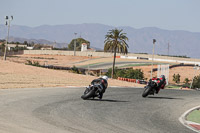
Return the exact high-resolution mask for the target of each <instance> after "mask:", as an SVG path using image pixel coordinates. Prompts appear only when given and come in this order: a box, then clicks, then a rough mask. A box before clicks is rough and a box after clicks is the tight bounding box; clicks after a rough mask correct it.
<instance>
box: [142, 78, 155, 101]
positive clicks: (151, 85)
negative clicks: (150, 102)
mask: <svg viewBox="0 0 200 133" xmlns="http://www.w3.org/2000/svg"><path fill="white" fill-rule="evenodd" d="M156 87H157V83H156V82H154V81H152V80H151V79H150V80H149V82H148V83H147V86H145V90H144V92H143V94H142V96H143V97H147V96H148V95H154V94H155V92H156Z"/></svg>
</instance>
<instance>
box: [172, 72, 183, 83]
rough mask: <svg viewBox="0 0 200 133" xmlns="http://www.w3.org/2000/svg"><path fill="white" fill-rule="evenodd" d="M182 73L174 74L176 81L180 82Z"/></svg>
mask: <svg viewBox="0 0 200 133" xmlns="http://www.w3.org/2000/svg"><path fill="white" fill-rule="evenodd" d="M180 79H181V75H180V74H174V75H173V81H174V82H175V83H180Z"/></svg>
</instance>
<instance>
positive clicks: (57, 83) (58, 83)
mask: <svg viewBox="0 0 200 133" xmlns="http://www.w3.org/2000/svg"><path fill="white" fill-rule="evenodd" d="M95 78H97V77H94V76H88V75H80V74H74V73H70V72H67V71H60V70H51V69H45V68H39V67H34V66H29V65H25V64H23V63H15V62H11V61H2V60H0V79H1V80H0V89H6V88H39V87H66V86H88V85H89V84H90V82H91V81H92V80H93V79H95ZM108 82H109V86H130V87H136V86H137V87H143V85H139V84H135V83H130V82H124V81H119V80H113V79H109V81H108Z"/></svg>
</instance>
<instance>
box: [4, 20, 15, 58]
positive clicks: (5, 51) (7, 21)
mask: <svg viewBox="0 0 200 133" xmlns="http://www.w3.org/2000/svg"><path fill="white" fill-rule="evenodd" d="M5 19H6V25H8V32H7V33H8V34H7V39H6V45H5V50H4V57H3V59H4V60H6V54H7V47H8V39H9V31H10V21H12V20H13V16H11V18H10V19H9V17H8V16H5Z"/></svg>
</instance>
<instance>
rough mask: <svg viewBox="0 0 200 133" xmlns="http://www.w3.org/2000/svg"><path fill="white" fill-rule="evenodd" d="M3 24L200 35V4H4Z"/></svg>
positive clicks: (151, 0)
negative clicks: (89, 25) (8, 18)
mask: <svg viewBox="0 0 200 133" xmlns="http://www.w3.org/2000/svg"><path fill="white" fill-rule="evenodd" d="M0 5H1V6H0V24H4V22H5V20H4V16H6V15H13V16H14V20H13V21H12V24H15V25H25V26H31V27H35V26H40V25H44V24H47V25H59V24H82V23H100V24H105V25H111V26H131V27H134V28H143V27H158V28H162V29H168V30H187V31H192V32H200V0H0Z"/></svg>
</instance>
